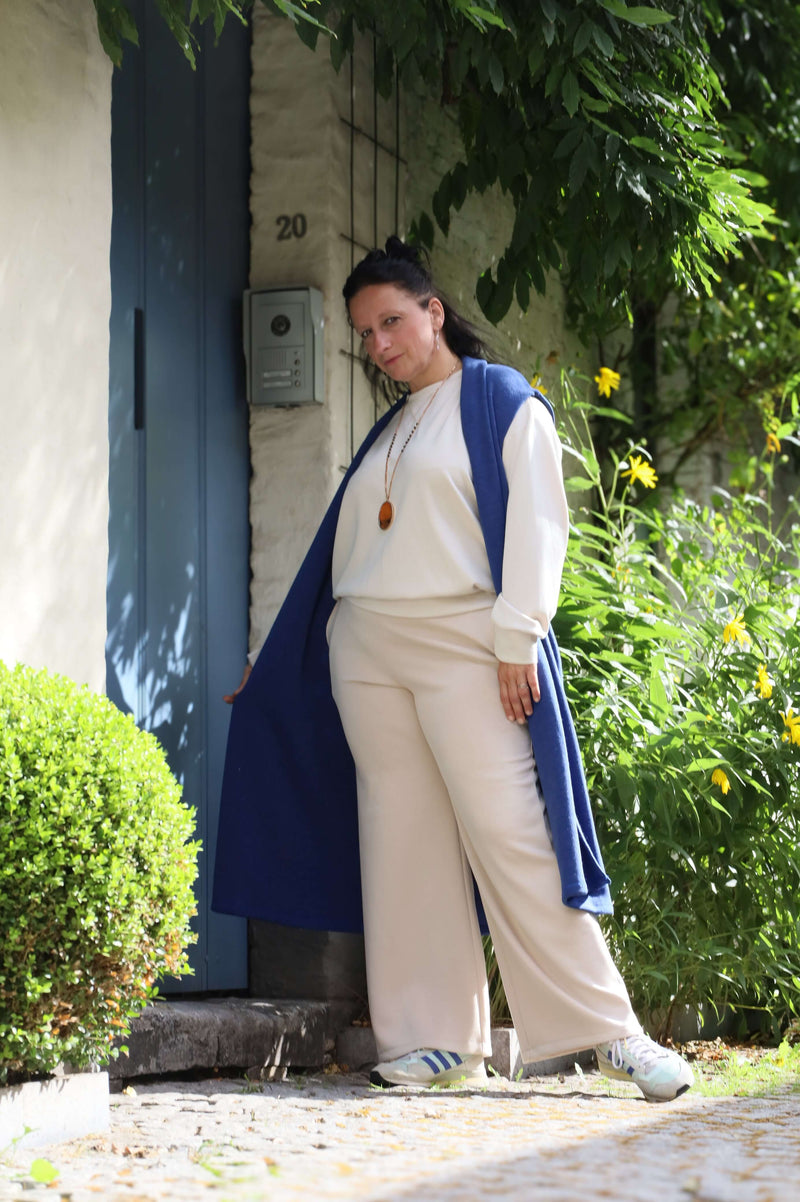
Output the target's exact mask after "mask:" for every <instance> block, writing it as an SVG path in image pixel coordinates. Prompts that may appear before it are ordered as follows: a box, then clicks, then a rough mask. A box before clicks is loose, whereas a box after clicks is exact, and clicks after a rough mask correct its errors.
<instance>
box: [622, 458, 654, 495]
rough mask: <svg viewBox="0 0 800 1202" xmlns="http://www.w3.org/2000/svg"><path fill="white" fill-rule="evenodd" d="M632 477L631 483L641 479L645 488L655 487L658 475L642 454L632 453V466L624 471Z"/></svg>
mask: <svg viewBox="0 0 800 1202" xmlns="http://www.w3.org/2000/svg"><path fill="white" fill-rule="evenodd" d="M622 475H623V476H628V477H629V478H630V482H631V484H635V483H636V481H637V480H641V482H642V484H643V485H644V486H645V488H655V486H656V481H657V480H658V476H657V475H656V473H655V471H654V470H653V468H652V467H651V466H650V464H649V463H648V462H647V461H646V460H645V459H644V458H643V456H641V455H631V458H630V467H629V468H628V470H627V471H625V472H623V473H622Z"/></svg>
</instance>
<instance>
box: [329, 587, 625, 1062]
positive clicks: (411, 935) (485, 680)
mask: <svg viewBox="0 0 800 1202" xmlns="http://www.w3.org/2000/svg"><path fill="white" fill-rule="evenodd" d="M329 639H330V660H331V678H332V683H333V694H334V698H335V700H336V704H337V706H338V708H339V713H340V715H341V719H342V724H343V726H344V731H345V735H346V737H347V741H348V743H349V745H350V748H351V751H352V753H353V758H354V760H355V764H356V774H357V782H358V820H359V836H360V843H361V871H362V890H363V901H364V925H365V939H366V959H367V983H368V989H369V1004H370V1014H371V1018H372V1025H373V1028H374V1031H375V1037H376V1040H377V1045H378V1053H379V1056H380V1058H381V1059H383V1060H385V1059H391V1058H394V1057H396V1056H401V1055H403V1054H404V1053H406V1052H410V1051H413V1050H414V1049H416V1048H421V1047H433V1048H442V1049H445V1050H447V1051H453V1052H459V1053H461V1054H462V1055H464V1054H475V1053H480V1054H483V1055H489V1054H490V1052H491V1038H490V1023H489V999H488V988H487V983H486V972H485V966H484V958H483V950H482V945H481V938H480V931H479V926H478V921H477V917H476V912H475V904H474V894H473V884H472V874H473V873H474V876H475V880H476V881H477V884H478V888H479V889H480V894H481V898H482V901H483V904H484V908H485V910H486V916H487V919H488V922H489V928H490V931H491V935H492V939H493V942H494V946H495V950H496V953H497V959H498V963H499V966H500V972H501V975H502V978H503V982H504V985H505V989H506V996H507V998H508V1001H509V1005H510V1008H511V1013H512V1016H513V1019H514V1024H515V1027H516V1030H517V1034H518V1036H519V1040H520V1045H521V1048H522V1055H523V1057H524V1058H525V1060H527V1061H532V1060H537V1059H542V1058H543V1057H547V1056H556V1055H559V1054H561V1053H567V1052H574V1051H578V1050H580V1049H582V1048H589V1047H593V1046H594V1045H595V1044H597V1043H600V1042H603V1041H606V1040H612V1039H616V1038H620V1037H623V1036H625V1035H632V1034H635V1033H638V1032H639V1031H640V1030H641V1027H640V1026H639V1023H638V1021H637V1019H636V1017H635V1015H634V1013H633V1011H632V1009H631V1005H630V1001H629V998H628V994H627V990H626V989H625V985H624V984H623V981H622V978H621V977H620V974H619V972H618V971H617V969H616V967H615V965H614V963H613V961H612V959H611V956H610V954H609V952H608V949H607V947H606V944H605V940H604V938H603V935H602V932H601V930H600V927H599V925H598V922H597V920H596V919H595V918H594V917H593V916H592V915H591V914H588V913H585V912H583V911H579V910H574V909H571V908H569V907H567V906H565V905H564V904H563V903H562V901H561V885H560V879H559V873H558V866H557V864H556V858H555V854H554V852H553V849H552V846H551V843H550V838H549V835H548V831H547V825H546V821H545V816H544V809H543V803H542V799H541V795H540V793H539V792H538V789H537V786H536V784H535V777H534V765H533V756H532V750H531V743H530V738H529V736H528V732H527V728H525V727H522V726H518V725H516V724H515V723H511V722H509V721H508V719H507V718H506V716H505V714H504V712H503V708H502V706H501V704H500V697H499V692H498V685H497V661H496V659H495V657H494V654H493V650H492V645H493V644H492V623H491V610H490V609H489V608H481V609H477V610H471V611H469V612H467V613H460V614H455V615H448V616H447V617H435V618H431V617H425V618H420V617H416V616H415V617H407V616H403V617H396V616H390V615H386V614H383V613H377V612H375V611H373V610H368V609H365V608H362V607H361V606H358V605H356V604H354V603H353V602H351V601H347V600H344V601H341V602H340V603H339V605H338V607H337V609H336V610H335V612H334V615H333V617H332V620H331V623H330V626H329Z"/></svg>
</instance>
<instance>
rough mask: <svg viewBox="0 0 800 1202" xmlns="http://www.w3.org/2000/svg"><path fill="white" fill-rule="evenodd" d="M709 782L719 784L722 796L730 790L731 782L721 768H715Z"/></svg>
mask: <svg viewBox="0 0 800 1202" xmlns="http://www.w3.org/2000/svg"><path fill="white" fill-rule="evenodd" d="M711 783H712V785H719V787H720V789H722V794H723V796H724V795H725V794H726V793H730V791H731V782H730V781H729V780H728V778H727V776H726V775H725V773H724V772H723V771H722V769H721V768H715V769H714V771H713V772H712V773H711Z"/></svg>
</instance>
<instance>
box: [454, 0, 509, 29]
mask: <svg viewBox="0 0 800 1202" xmlns="http://www.w3.org/2000/svg"><path fill="white" fill-rule="evenodd" d="M464 11H465V12H466V14H467V16H469V17H472V18H473V19H475V20H476V21H485V22H486V24H487V25H496V26H497V27H498V28H499V29H508V26H507V25H506V23H505V21H504V20H503V18H502V17H501V16H500V15H499V14H498V13H493V12H490V10H489V9H488V8H481V7H480V5H478V4H470V5H469V7H468V8H466V9H465V10H464Z"/></svg>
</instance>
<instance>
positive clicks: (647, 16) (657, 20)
mask: <svg viewBox="0 0 800 1202" xmlns="http://www.w3.org/2000/svg"><path fill="white" fill-rule="evenodd" d="M600 3H601V4H602V6H603V8H605V9H607V10H608V11H609V12H610V13H613V14H614V16H615V17H617V19H618V20H620V21H630V22H631V24H633V25H642V26H648V25H664V24H666V23H667V22H668V21H674V20H675V18H674V16H672V14H671V13H666V12H664V11H663V10H662V9H660V8H650V7H649V6H646V5H634V6H632V7H630V8H629V7H628V5H627V4H625V3H623V0H600Z"/></svg>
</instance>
